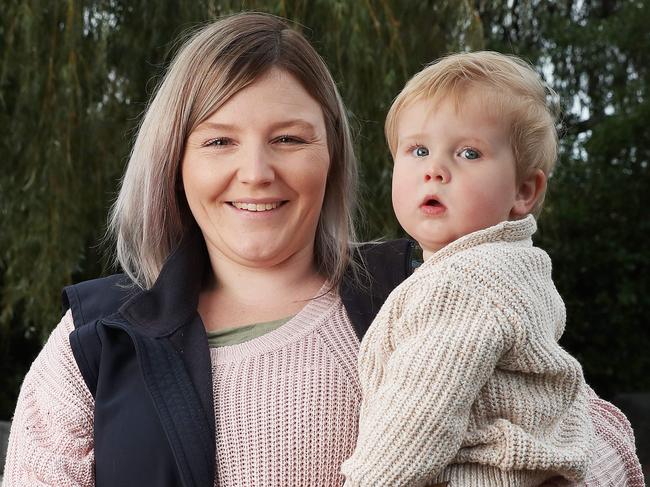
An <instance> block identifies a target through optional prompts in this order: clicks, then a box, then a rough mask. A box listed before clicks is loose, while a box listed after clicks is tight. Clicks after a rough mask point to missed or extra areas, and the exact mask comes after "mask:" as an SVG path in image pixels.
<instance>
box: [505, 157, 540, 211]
mask: <svg viewBox="0 0 650 487" xmlns="http://www.w3.org/2000/svg"><path fill="white" fill-rule="evenodd" d="M545 189H546V174H544V172H543V171H542V170H541V169H535V171H534V172H533V173H531V174H529V175H528V176H527V177H526V178H525V179H523V180H521V181H520V182H519V185H518V186H517V194H516V195H515V201H514V204H513V205H512V209H511V210H510V217H511V218H515V219H516V218H520V217H522V216H526V215H528V214H529V213H530V211H531V210H532V209H533V207H534V206H535V203H537V200H538V199H539V197H540V196H541V195H542V193H544V190H545Z"/></svg>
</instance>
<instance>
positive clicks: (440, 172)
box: [424, 160, 451, 184]
mask: <svg viewBox="0 0 650 487" xmlns="http://www.w3.org/2000/svg"><path fill="white" fill-rule="evenodd" d="M431 180H434V181H435V182H437V183H440V184H447V183H448V182H449V181H451V172H449V168H447V165H446V164H445V163H444V162H441V161H439V160H434V161H432V162H431V164H430V165H429V166H428V167H427V168H426V171H425V173H424V181H425V182H426V183H428V182H430V181H431Z"/></svg>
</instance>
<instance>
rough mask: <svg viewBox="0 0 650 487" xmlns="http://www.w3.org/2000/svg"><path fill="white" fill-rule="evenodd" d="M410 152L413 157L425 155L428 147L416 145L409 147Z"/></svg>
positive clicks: (427, 152)
mask: <svg viewBox="0 0 650 487" xmlns="http://www.w3.org/2000/svg"><path fill="white" fill-rule="evenodd" d="M411 154H413V155H414V156H415V157H426V156H428V155H429V149H427V148H426V147H424V146H422V145H418V146H417V147H414V148H412V149H411Z"/></svg>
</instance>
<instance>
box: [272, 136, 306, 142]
mask: <svg viewBox="0 0 650 487" xmlns="http://www.w3.org/2000/svg"><path fill="white" fill-rule="evenodd" d="M275 142H277V143H279V144H300V143H301V142H302V139H299V138H298V137H294V136H292V135H281V136H280V137H278V138H276V139H275Z"/></svg>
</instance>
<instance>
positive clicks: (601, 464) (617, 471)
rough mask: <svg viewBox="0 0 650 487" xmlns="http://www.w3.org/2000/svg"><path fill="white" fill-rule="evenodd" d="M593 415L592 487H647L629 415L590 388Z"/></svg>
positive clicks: (589, 482)
mask: <svg viewBox="0 0 650 487" xmlns="http://www.w3.org/2000/svg"><path fill="white" fill-rule="evenodd" d="M589 415H590V416H591V418H592V421H593V424H594V431H595V433H596V438H595V444H594V450H593V457H592V464H591V468H590V469H589V473H588V474H587V479H586V482H585V484H586V485H587V486H588V487H600V486H609V485H621V486H623V485H624V486H626V487H643V486H644V485H645V484H644V481H643V472H642V471H641V465H640V464H639V459H638V457H637V456H636V452H635V446H634V433H633V432H632V428H631V426H630V423H629V421H628V420H627V418H626V417H625V415H624V414H623V413H622V412H621V411H619V410H618V408H616V406H614V405H613V404H610V403H608V402H607V401H604V400H602V399H601V398H599V397H598V396H597V395H596V393H595V392H594V391H593V390H592V389H591V388H590V389H589Z"/></svg>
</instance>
